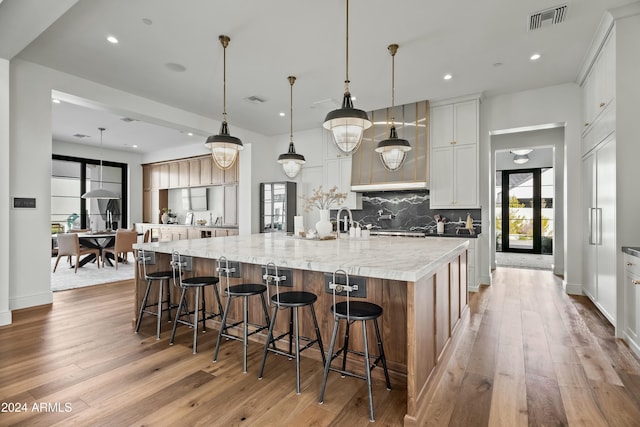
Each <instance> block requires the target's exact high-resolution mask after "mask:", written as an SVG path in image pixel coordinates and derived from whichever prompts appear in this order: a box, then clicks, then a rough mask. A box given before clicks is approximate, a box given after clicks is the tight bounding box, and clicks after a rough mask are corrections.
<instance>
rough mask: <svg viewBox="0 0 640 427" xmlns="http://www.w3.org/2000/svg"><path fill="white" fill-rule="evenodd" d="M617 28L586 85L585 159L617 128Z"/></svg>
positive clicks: (605, 43)
mask: <svg viewBox="0 0 640 427" xmlns="http://www.w3.org/2000/svg"><path fill="white" fill-rule="evenodd" d="M615 40H616V39H615V27H613V28H612V29H611V31H610V32H609V35H608V36H607V37H606V39H605V41H604V43H603V44H602V47H601V49H600V50H599V52H598V54H597V55H596V58H595V60H594V62H593V65H592V66H591V69H590V70H589V73H588V74H587V77H586V78H585V80H584V83H583V84H582V96H583V100H582V115H583V120H584V129H583V133H582V155H585V154H587V153H588V152H589V151H591V150H592V149H593V148H595V146H596V145H597V144H598V143H599V142H600V141H602V140H603V139H604V138H606V137H607V136H609V135H610V134H611V133H612V132H613V131H614V130H615V128H616V103H615V99H616V47H615V43H616V42H615Z"/></svg>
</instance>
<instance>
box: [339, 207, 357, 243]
mask: <svg viewBox="0 0 640 427" xmlns="http://www.w3.org/2000/svg"><path fill="white" fill-rule="evenodd" d="M342 211H347V213H348V214H349V224H351V226H353V215H351V209H349V208H340V209H338V214H337V215H336V224H337V228H338V230H337V233H336V235H337V237H336V238H338V239H339V238H340V228H341V227H340V214H341V213H342ZM345 228H347V227H346V225H345Z"/></svg>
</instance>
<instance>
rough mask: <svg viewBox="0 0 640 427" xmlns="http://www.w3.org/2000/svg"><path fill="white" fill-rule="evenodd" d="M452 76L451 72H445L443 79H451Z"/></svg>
mask: <svg viewBox="0 0 640 427" xmlns="http://www.w3.org/2000/svg"><path fill="white" fill-rule="evenodd" d="M452 78H453V76H452V75H451V74H445V75H444V77H443V79H445V80H451V79H452Z"/></svg>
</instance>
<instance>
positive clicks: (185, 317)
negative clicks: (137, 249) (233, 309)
mask: <svg viewBox="0 0 640 427" xmlns="http://www.w3.org/2000/svg"><path fill="white" fill-rule="evenodd" d="M184 264H185V262H184V261H182V259H181V258H180V253H179V252H178V251H173V252H172V253H171V266H172V267H173V269H174V271H175V270H176V269H177V270H178V279H179V283H180V289H181V290H182V292H181V293H180V303H179V304H178V311H177V312H176V320H175V321H174V322H173V331H172V332H171V340H170V341H169V345H173V341H174V339H175V336H176V329H177V327H178V323H180V324H182V325H187V326H189V327H192V328H193V354H196V348H197V347H196V346H197V342H198V322H201V323H202V332H203V333H204V332H207V329H206V325H205V322H206V321H207V320H209V319H215V318H216V317H221V316H222V303H221V302H220V293H219V292H218V288H217V286H216V285H217V284H218V282H219V281H220V280H219V279H218V278H217V277H215V276H196V277H189V278H187V279H183V278H182V268H183V267H184ZM205 286H211V287H212V288H213V294H214V295H215V297H216V303H217V305H218V312H217V313H216V312H210V313H207V311H206V301H205V295H204V290H205ZM189 289H193V290H194V291H195V295H194V297H195V298H194V302H193V304H194V306H193V310H189V308H188V304H187V290H189ZM200 314H202V316H201V317H200V319H199V318H198V317H199V315H200ZM191 315H193V316H194V320H193V321H191Z"/></svg>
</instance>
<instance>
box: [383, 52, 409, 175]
mask: <svg viewBox="0 0 640 427" xmlns="http://www.w3.org/2000/svg"><path fill="white" fill-rule="evenodd" d="M387 49H389V53H390V54H391V129H390V131H389V138H387V139H385V140H384V141H380V142H379V143H378V145H377V146H376V153H378V154H380V160H381V161H382V164H383V165H384V167H385V169H387V170H388V171H391V172H393V171H397V170H398V169H400V168H401V167H402V164H403V163H404V159H405V158H406V157H407V151H410V150H411V144H409V141H407V140H406V139H400V138H398V134H397V133H396V123H395V120H396V118H395V91H396V89H395V57H396V52H397V51H398V45H397V44H391V45H389V47H388V48H387Z"/></svg>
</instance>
